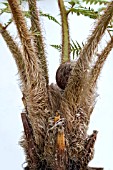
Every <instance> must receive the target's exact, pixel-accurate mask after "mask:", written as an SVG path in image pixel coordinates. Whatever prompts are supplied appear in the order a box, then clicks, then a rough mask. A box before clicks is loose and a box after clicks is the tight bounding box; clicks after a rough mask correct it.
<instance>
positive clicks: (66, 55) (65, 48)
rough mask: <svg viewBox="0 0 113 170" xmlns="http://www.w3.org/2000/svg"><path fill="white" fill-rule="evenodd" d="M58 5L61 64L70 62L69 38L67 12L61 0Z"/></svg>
mask: <svg viewBox="0 0 113 170" xmlns="http://www.w3.org/2000/svg"><path fill="white" fill-rule="evenodd" d="M58 5H59V9H60V15H61V21H62V22H61V23H62V54H61V63H65V62H67V61H70V37H69V25H68V16H67V11H66V9H65V6H64V2H63V0H58Z"/></svg>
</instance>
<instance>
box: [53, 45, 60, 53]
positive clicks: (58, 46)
mask: <svg viewBox="0 0 113 170" xmlns="http://www.w3.org/2000/svg"><path fill="white" fill-rule="evenodd" d="M51 47H53V48H55V49H56V50H58V51H59V52H61V50H62V45H51Z"/></svg>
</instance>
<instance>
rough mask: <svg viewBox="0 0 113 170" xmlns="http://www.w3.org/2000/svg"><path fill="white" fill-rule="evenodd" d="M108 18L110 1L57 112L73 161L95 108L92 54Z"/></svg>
mask: <svg viewBox="0 0 113 170" xmlns="http://www.w3.org/2000/svg"><path fill="white" fill-rule="evenodd" d="M112 15H113V1H111V2H110V3H109V5H108V7H107V9H106V10H105V12H104V14H103V15H102V16H101V17H100V19H99V21H98V22H97V24H96V26H95V28H94V31H93V32H92V34H91V36H90V37H89V39H88V41H87V43H86V45H85V46H84V48H83V50H82V51H81V53H80V57H79V58H78V60H77V62H75V66H73V69H72V71H71V75H70V77H69V80H68V84H67V86H66V89H65V90H64V94H63V100H62V101H61V112H62V113H63V114H64V117H66V120H67V125H68V133H69V139H72V138H73V140H71V141H70V142H71V143H70V144H72V143H73V145H71V147H70V149H71V151H70V154H71V155H70V156H72V157H73V158H74V156H75V157H77V155H78V153H79V151H80V150H82V148H83V147H84V138H85V134H86V132H87V129H88V125H89V120H90V114H91V110H93V107H94V105H95V98H96V93H95V88H93V89H92V88H90V84H89V80H90V78H91V77H90V70H91V64H92V63H93V54H94V51H95V49H96V47H97V45H98V43H99V41H100V40H101V38H102V35H103V34H104V32H105V30H106V28H107V25H108V24H109V22H110V20H111V18H112ZM93 76H94V75H93ZM64 99H65V100H64ZM66 109H67V110H66ZM72 141H73V142H72Z"/></svg>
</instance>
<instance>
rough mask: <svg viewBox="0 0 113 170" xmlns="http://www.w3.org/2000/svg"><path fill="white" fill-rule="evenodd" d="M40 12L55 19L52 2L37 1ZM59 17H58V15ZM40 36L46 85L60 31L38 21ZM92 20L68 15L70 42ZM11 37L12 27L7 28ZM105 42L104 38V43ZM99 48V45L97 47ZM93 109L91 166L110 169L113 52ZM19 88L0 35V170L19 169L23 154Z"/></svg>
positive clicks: (54, 65) (88, 30) (82, 33)
mask: <svg viewBox="0 0 113 170" xmlns="http://www.w3.org/2000/svg"><path fill="white" fill-rule="evenodd" d="M38 4H39V7H40V9H41V10H42V11H44V12H46V13H50V14H52V15H54V16H55V17H57V16H58V14H59V11H58V6H57V1H56V0H54V1H53V0H46V1H45V0H44V1H40V3H38ZM58 18H59V16H58ZM4 20H7V16H4V17H3V18H2V17H1V16H0V22H2V21H4ZM41 21H42V28H43V34H44V37H45V42H46V52H47V56H48V66H49V75H50V83H51V82H55V72H56V69H57V68H58V65H59V61H60V60H59V56H60V54H59V53H58V52H57V50H55V49H53V48H52V47H50V44H60V42H61V30H60V29H61V28H60V26H59V25H58V24H56V23H54V22H52V21H49V20H47V19H44V18H42V19H41ZM93 22H94V21H93V20H90V19H88V18H86V17H82V16H80V17H76V15H73V16H70V18H69V23H70V34H71V37H72V39H73V40H78V41H79V42H82V41H84V42H85V40H86V38H87V36H88V35H89V33H91V29H92V28H93ZM9 29H10V30H11V34H12V35H14V36H15V29H14V27H13V26H10V28H9ZM104 41H106V36H105V40H104ZM100 48H101V46H100ZM98 93H99V97H98V99H97V104H96V108H95V110H94V113H93V115H92V117H91V123H90V128H89V133H92V130H93V129H97V130H99V134H98V139H97V142H96V145H95V157H94V160H93V161H92V162H91V163H90V164H91V165H92V166H95V167H96V166H101V167H104V168H105V170H112V168H113V123H112V122H113V51H112V52H111V53H110V55H109V57H108V59H107V61H106V63H105V65H104V68H103V70H102V74H101V76H100V78H99V82H98ZM21 97H22V96H21V92H20V88H19V78H18V74H17V68H16V65H15V62H14V60H13V57H12V55H11V53H10V52H9V50H8V48H7V46H6V44H5V42H4V40H3V39H2V37H1V36H0V169H1V170H7V169H9V170H21V169H22V166H21V165H22V163H23V162H24V154H23V151H22V149H21V147H20V146H19V145H18V141H19V140H20V138H21V135H22V131H23V127H22V122H21V117H20V113H21V111H22V109H23V105H22V101H21Z"/></svg>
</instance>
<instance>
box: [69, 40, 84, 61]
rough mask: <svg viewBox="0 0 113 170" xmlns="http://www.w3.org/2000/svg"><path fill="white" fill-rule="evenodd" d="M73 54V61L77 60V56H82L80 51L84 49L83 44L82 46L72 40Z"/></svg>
mask: <svg viewBox="0 0 113 170" xmlns="http://www.w3.org/2000/svg"><path fill="white" fill-rule="evenodd" d="M71 41H72V42H71V53H72V57H73V59H75V55H76V56H77V57H78V56H79V54H80V51H81V49H82V47H83V43H82V46H81V45H80V44H79V43H78V41H75V42H74V41H73V40H71Z"/></svg>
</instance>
